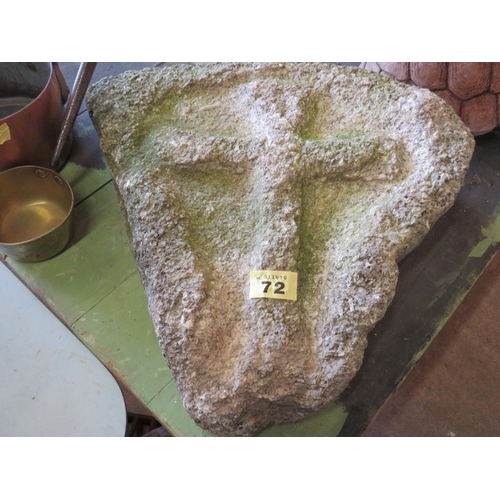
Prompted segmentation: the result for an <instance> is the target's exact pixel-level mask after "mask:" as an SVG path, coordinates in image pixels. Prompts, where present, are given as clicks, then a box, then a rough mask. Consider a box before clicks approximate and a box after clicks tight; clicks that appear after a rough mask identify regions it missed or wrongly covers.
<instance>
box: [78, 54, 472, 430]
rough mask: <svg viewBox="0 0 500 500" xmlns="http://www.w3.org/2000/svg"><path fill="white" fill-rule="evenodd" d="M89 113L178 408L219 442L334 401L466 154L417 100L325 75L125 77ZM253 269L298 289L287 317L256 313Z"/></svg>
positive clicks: (456, 128)
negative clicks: (294, 276) (293, 281)
mask: <svg viewBox="0 0 500 500" xmlns="http://www.w3.org/2000/svg"><path fill="white" fill-rule="evenodd" d="M87 102H88V107H89V110H90V113H91V117H92V119H93V121H94V124H95V125H96V128H97V130H98V133H99V135H100V139H101V145H102V148H103V151H104V153H105V155H106V158H107V160H108V162H109V164H110V168H111V171H112V174H113V177H114V181H115V184H116V187H117V190H118V192H119V195H120V202H121V204H122V208H123V211H124V214H125V217H126V219H127V221H128V228H129V234H130V238H131V242H132V247H133V249H134V252H135V256H136V259H137V264H138V268H139V270H140V273H141V276H142V281H143V285H144V288H145V291H146V294H147V297H148V302H149V310H150V314H151V317H152V319H153V321H154V324H155V328H156V332H157V335H158V339H159V343H160V346H161V348H162V350H163V353H164V355H165V358H166V360H167V362H168V365H169V367H170V369H171V370H172V372H173V374H174V376H175V381H176V384H177V387H178V389H179V392H180V394H181V396H182V400H183V404H184V406H185V408H186V410H187V411H188V412H189V414H190V415H191V417H192V418H193V419H194V420H195V421H196V422H197V423H198V424H199V425H200V426H202V427H204V428H206V429H208V430H210V431H212V432H214V433H217V434H221V435H251V434H254V433H256V432H258V431H259V430H260V429H262V428H263V427H265V426H268V425H271V424H276V423H280V422H285V421H296V420H298V419H301V418H302V417H304V416H306V415H308V414H309V413H311V412H313V411H315V410H318V409H319V408H321V407H322V406H323V405H324V404H326V403H327V402H329V401H331V400H333V399H335V398H337V397H338V396H339V394H340V393H341V392H342V391H343V390H344V389H345V388H346V386H347V384H348V383H349V381H350V380H351V379H352V377H353V376H354V375H355V373H356V371H357V370H358V369H359V367H360V365H361V363H362V359H363V352H364V349H365V346H366V343H367V334H368V332H369V331H370V330H371V329H372V328H373V326H374V325H375V324H376V322H377V321H379V320H380V319H381V318H382V316H383V315H384V313H385V311H386V309H387V307H388V305H389V303H390V302H391V300H392V297H393V295H394V290H395V287H396V281H397V276H398V267H397V262H398V261H399V259H401V258H402V257H403V256H404V255H406V254H407V253H408V252H409V251H410V250H411V249H413V248H414V247H415V246H416V245H417V244H418V243H419V242H420V241H421V239H422V238H423V237H424V235H425V234H426V233H427V231H428V230H429V228H430V227H431V225H432V224H433V223H434V222H435V221H436V220H437V218H438V217H439V216H440V215H441V214H443V213H444V212H445V211H446V210H447V209H448V208H449V207H450V206H451V205H452V204H453V202H454V199H455V197H456V194H457V193H458V190H459V189H460V186H461V184H462V181H463V178H464V175H465V172H466V169H467V167H468V164H469V161H470V157H471V155H472V150H473V145H474V142H473V139H472V136H471V135H470V132H469V131H468V129H467V128H466V127H465V126H464V125H463V123H462V122H461V121H460V120H459V118H458V117H457V116H456V115H455V113H454V112H453V110H452V109H451V108H450V107H449V106H448V105H446V104H445V103H444V101H442V100H441V99H440V98H438V97H437V96H435V95H434V94H432V93H431V92H429V91H428V90H424V89H419V88H417V87H410V86H406V85H403V84H399V83H396V82H394V81H392V80H390V79H388V78H385V77H383V76H380V75H377V74H375V73H372V72H367V71H363V70H360V69H357V68H345V67H337V66H331V65H327V64H220V65H218V64H216V65H195V66H189V65H174V66H172V67H169V68H165V69H161V70H159V69H146V70H143V71H141V72H127V73H124V74H122V75H120V76H117V77H112V78H106V79H104V80H101V81H100V82H98V83H97V84H95V85H94V86H93V87H92V88H91V89H90V91H89V94H88V99H87ZM251 270H278V271H295V272H298V276H299V285H298V300H297V301H296V302H294V301H287V300H272V299H250V298H249V272H250V271H251Z"/></svg>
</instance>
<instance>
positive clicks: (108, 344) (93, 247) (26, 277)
mask: <svg viewBox="0 0 500 500" xmlns="http://www.w3.org/2000/svg"><path fill="white" fill-rule="evenodd" d="M155 64H157V63H99V64H98V66H97V69H96V74H95V75H94V81H95V80H96V79H99V78H100V77H103V76H105V75H106V74H117V73H120V72H122V71H125V70H127V69H135V68H139V67H141V66H148V65H155ZM76 66H77V64H76V63H64V64H63V65H62V70H63V72H64V74H65V75H66V76H68V75H69V78H68V79H69V80H71V75H73V74H74V73H76V71H75V67H76ZM68 83H69V84H70V86H71V81H69V82H68ZM74 136H75V137H74V146H73V150H72V153H71V155H70V159H69V161H68V163H67V164H66V166H65V167H64V168H63V170H62V171H61V175H62V176H63V177H64V178H65V179H66V180H68V182H69V183H70V184H71V186H72V188H73V190H74V193H75V199H76V205H75V214H74V215H75V227H74V234H73V237H72V240H71V242H70V244H69V245H68V247H67V248H66V249H65V250H64V251H63V252H62V253H61V254H59V255H58V256H56V257H54V258H52V259H50V260H48V261H45V262H39V263H19V262H16V261H12V260H10V259H5V261H6V264H7V265H8V266H9V267H10V268H11V269H12V270H13V271H14V272H15V273H16V274H17V275H18V276H19V277H20V278H21V279H22V280H23V281H24V282H25V283H26V284H27V285H28V286H29V287H30V288H31V289H32V290H33V291H34V292H35V293H36V294H37V295H38V296H39V297H40V298H41V299H42V300H43V301H44V302H45V303H46V304H47V305H48V306H49V307H50V308H51V309H52V310H53V311H54V313H55V314H56V315H57V316H58V317H59V318H60V319H61V320H62V321H63V322H65V323H66V324H67V325H68V326H69V327H70V328H71V329H72V331H73V332H74V334H75V335H76V336H77V337H78V338H79V339H80V340H81V341H82V342H83V343H84V344H85V345H86V346H87V347H88V348H89V349H90V350H91V351H92V352H93V353H94V354H95V355H96V356H97V357H98V358H99V359H100V360H101V361H102V362H103V363H104V364H105V365H106V366H107V367H108V368H109V370H110V371H111V372H112V373H113V375H114V376H115V377H116V378H117V379H118V380H119V381H120V382H121V383H122V384H124V385H126V386H127V387H128V388H129V389H130V391H131V392H132V393H134V394H135V395H136V396H137V398H138V399H139V400H140V401H142V402H143V403H144V404H145V405H146V406H147V407H148V408H149V410H150V411H151V412H152V413H153V414H154V415H155V417H156V418H157V420H158V421H159V422H161V423H162V425H164V426H165V427H166V428H167V429H168V430H169V431H170V432H171V433H172V434H173V435H175V436H210V435H211V434H210V433H208V432H206V431H204V430H202V429H201V428H199V427H198V426H197V425H196V424H195V423H194V422H193V421H192V420H191V418H190V417H189V416H188V414H187V413H186V411H185V410H184V408H183V406H182V403H181V400H180V396H179V393H178V392H177V389H176V386H175V382H174V380H173V377H172V374H171V372H170V370H169V369H168V367H167V365H166V363H165V361H164V359H163V356H162V354H161V351H160V348H159V346H158V343H157V340H156V335H155V332H154V328H153V324H152V321H151V319H150V317H149V314H148V309H147V302H146V297H145V294H144V291H143V289H142V286H141V283H140V279H139V275H138V271H137V268H136V265H135V261H134V257H133V254H132V251H131V248H130V245H129V242H128V239H127V234H126V229H125V221H124V218H123V216H122V214H121V212H120V208H119V206H118V200H117V196H116V192H115V189H114V185H113V182H112V180H111V176H110V173H109V171H108V168H107V166H106V163H105V161H104V160H103V158H102V155H101V151H100V148H99V141H98V138H97V134H96V132H95V130H94V128H93V125H92V123H91V121H90V118H89V116H88V114H87V112H86V111H85V108H84V107H82V111H81V114H80V115H79V117H78V119H77V123H76V125H75V130H74ZM499 176H500V132H499V131H495V132H493V133H491V134H489V135H488V136H485V137H483V138H478V140H477V146H476V152H475V155H474V158H473V162H472V164H471V169H470V171H469V174H468V176H467V180H466V184H465V186H464V188H463V189H462V191H461V193H460V195H459V197H458V199H457V202H456V204H455V206H454V207H453V208H452V209H451V210H450V211H449V212H448V213H447V214H446V215H445V216H444V217H443V218H441V219H440V220H439V221H438V223H437V224H436V226H435V227H434V228H433V229H432V230H431V232H430V233H429V235H428V236H427V237H426V239H425V240H424V241H423V242H422V244H421V245H420V246H419V247H418V248H417V249H416V250H415V251H414V252H412V253H411V254H410V255H409V256H407V257H406V258H405V259H404V260H403V261H402V262H401V263H400V269H401V271H400V280H399V284H398V289H397V292H396V297H395V299H394V301H393V303H392V305H391V306H390V308H389V310H388V312H387V314H386V316H385V317H384V319H383V320H382V321H381V322H380V324H379V325H377V327H376V328H375V330H374V331H373V332H372V333H371V334H370V335H369V344H368V348H367V351H366V355H365V361H364V363H363V366H362V368H361V370H360V372H359V373H358V375H357V377H356V378H355V379H354V380H353V381H352V383H351V384H350V386H349V387H348V389H347V390H346V391H345V393H344V394H343V395H342V397H341V398H340V400H339V401H337V402H332V403H330V404H329V405H327V406H326V407H325V408H323V409H322V410H321V411H319V412H317V413H316V414H314V415H311V416H310V417H309V418H307V419H305V420H303V421H300V422H298V423H294V424H286V425H285V424H282V425H277V426H274V427H271V428H268V429H266V430H264V431H263V432H262V433H261V435H262V436H337V435H339V434H340V435H359V434H361V433H362V431H363V430H364V428H365V427H366V426H367V425H368V423H369V421H370V420H371V418H372V417H373V416H374V414H375V413H376V412H377V411H378V410H379V409H380V407H381V406H382V405H383V403H384V402H385V401H386V400H387V399H388V398H389V397H390V395H391V394H392V393H393V392H394V390H395V389H396V388H397V386H398V384H399V383H400V382H401V381H402V380H403V379H404V377H405V376H406V374H407V373H408V372H409V370H410V369H411V367H412V366H413V365H414V363H415V362H416V361H417V360H418V358H419V357H420V356H421V354H422V353H423V352H424V351H425V349H426V348H427V347H428V345H429V344H430V342H431V340H432V339H433V338H434V336H435V335H436V334H437V333H438V332H439V330H440V328H441V327H442V326H443V325H444V323H445V322H446V320H447V319H448V317H449V316H450V315H451V314H452V312H453V311H454V309H455V308H456V307H457V306H458V304H459V303H460V302H461V300H463V297H464V296H465V294H466V293H467V291H468V290H469V289H470V287H471V286H472V284H473V283H474V281H475V280H476V279H477V277H478V276H479V275H480V273H481V271H482V270H483V268H484V267H485V266H486V264H487V263H488V262H489V260H490V259H491V258H492V257H493V255H494V253H495V252H496V250H497V246H498V243H499V242H500V231H499V230H498V227H500V224H499V222H498V221H499V220H500V218H498V217H500V215H499V214H500V208H498V207H499V203H500V181H499V179H498V177H499Z"/></svg>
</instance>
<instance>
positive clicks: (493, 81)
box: [360, 62, 500, 135]
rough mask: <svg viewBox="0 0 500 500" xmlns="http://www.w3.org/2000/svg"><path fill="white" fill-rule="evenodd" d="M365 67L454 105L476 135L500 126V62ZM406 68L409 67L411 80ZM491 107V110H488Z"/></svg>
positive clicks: (416, 63) (371, 65) (421, 63)
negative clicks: (428, 91) (497, 117)
mask: <svg viewBox="0 0 500 500" xmlns="http://www.w3.org/2000/svg"><path fill="white" fill-rule="evenodd" d="M360 66H361V68H364V69H367V70H370V71H374V72H376V73H381V74H383V75H385V76H388V77H389V78H393V79H394V80H397V81H400V82H404V83H408V84H410V85H417V86H418V87H422V88H426V89H429V90H432V91H434V93H435V94H436V95H439V96H440V97H442V98H443V99H444V100H445V101H446V102H447V103H448V104H450V105H451V106H452V107H453V109H454V110H455V112H456V113H457V114H458V115H459V116H460V117H461V118H462V120H463V122H464V123H465V124H466V125H467V126H468V127H469V128H470V130H471V132H472V133H473V134H474V135H483V134H487V133H488V132H491V131H492V130H493V129H494V128H496V127H497V126H498V124H500V119H498V120H497V119H496V118H493V119H492V117H495V116H497V115H498V116H500V105H498V104H497V102H498V101H499V100H500V99H499V96H500V62H452V63H445V62H435V63H430V62H412V63H409V62H400V63H376V62H371V63H361V65H360ZM405 68H409V73H410V77H409V78H408V77H407V76H406V72H405ZM486 106H491V109H489V110H488V109H486Z"/></svg>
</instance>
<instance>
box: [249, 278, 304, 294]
mask: <svg viewBox="0 0 500 500" xmlns="http://www.w3.org/2000/svg"><path fill="white" fill-rule="evenodd" d="M250 298H251V299H258V298H266V299H283V300H297V273H294V272H291V271H250Z"/></svg>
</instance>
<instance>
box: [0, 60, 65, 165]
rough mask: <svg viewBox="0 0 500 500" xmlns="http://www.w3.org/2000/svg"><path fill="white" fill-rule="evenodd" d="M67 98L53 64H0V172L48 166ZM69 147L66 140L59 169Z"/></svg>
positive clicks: (61, 79)
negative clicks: (25, 167) (26, 167)
mask: <svg viewBox="0 0 500 500" xmlns="http://www.w3.org/2000/svg"><path fill="white" fill-rule="evenodd" d="M68 94H69V90H68V87H67V85H66V82H65V80H64V77H63V76H62V73H61V71H60V69H59V67H58V65H57V63H47V62H36V63H30V62H27V63H26V62H22V63H11V62H9V63H0V172H1V171H3V170H6V169H8V168H11V167H16V166H19V165H39V166H42V167H47V168H49V167H50V166H51V160H52V157H53V154H54V151H55V148H56V144H57V139H58V136H59V134H60V131H61V126H62V123H63V118H64V112H65V109H64V104H65V102H66V100H67V98H68ZM70 147H71V141H70V140H68V141H67V144H66V147H65V151H64V152H63V154H62V155H61V158H60V161H59V166H60V165H61V164H62V163H64V161H65V160H66V157H67V155H68V153H69V149H70Z"/></svg>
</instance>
